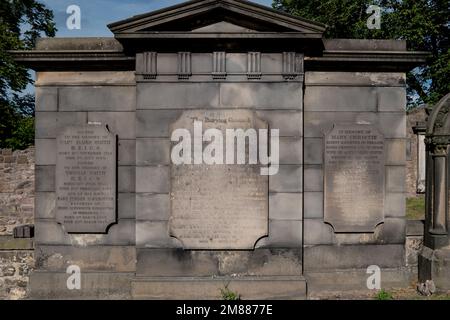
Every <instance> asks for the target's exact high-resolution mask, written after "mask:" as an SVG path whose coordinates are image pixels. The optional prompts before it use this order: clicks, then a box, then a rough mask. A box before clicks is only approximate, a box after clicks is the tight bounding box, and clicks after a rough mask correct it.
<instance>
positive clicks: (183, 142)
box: [171, 121, 280, 176]
mask: <svg viewBox="0 0 450 320" xmlns="http://www.w3.org/2000/svg"><path fill="white" fill-rule="evenodd" d="M193 129H194V130H193V131H194V136H193V137H192V136H191V132H190V131H189V130H188V129H175V130H174V131H173V132H172V136H171V141H172V142H177V144H176V145H175V146H173V148H172V152H171V159H172V163H173V164H175V165H183V164H186V165H190V164H194V165H195V164H206V165H222V164H228V165H231V164H240V165H242V164H249V165H256V164H259V165H261V169H260V173H261V175H265V176H272V175H275V174H277V173H278V169H279V154H280V149H279V135H280V134H279V132H280V131H279V129H270V130H268V129H258V131H257V130H256V129H253V128H250V129H245V130H244V129H226V130H225V137H224V134H223V132H222V131H221V130H219V129H207V130H205V132H203V123H202V122H201V121H194V128H193ZM269 136H270V137H269ZM269 138H270V144H269ZM208 142H209V144H207V145H206V147H204V143H208ZM269 146H270V150H269ZM235 151H236V152H235ZM247 151H248V152H247ZM269 153H270V154H269Z"/></svg>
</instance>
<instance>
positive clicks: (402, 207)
mask: <svg viewBox="0 0 450 320" xmlns="http://www.w3.org/2000/svg"><path fill="white" fill-rule="evenodd" d="M384 214H385V216H386V217H390V218H403V217H405V214H406V197H405V194H404V193H392V192H386V197H385V206H384Z"/></svg>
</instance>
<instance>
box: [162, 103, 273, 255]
mask: <svg viewBox="0 0 450 320" xmlns="http://www.w3.org/2000/svg"><path fill="white" fill-rule="evenodd" d="M194 122H196V123H197V124H198V123H201V124H202V128H203V131H205V130H208V129H217V130H218V132H221V133H222V136H223V139H224V140H223V154H224V158H225V154H226V152H227V151H229V150H227V151H226V150H225V146H226V141H225V137H226V130H227V129H243V130H244V131H246V129H255V130H256V132H258V129H267V124H266V123H265V122H263V121H262V120H259V119H258V118H257V117H256V115H255V114H254V113H253V112H251V111H248V110H220V111H210V110H203V111H200V110H193V111H185V112H184V113H183V114H182V116H181V117H180V118H179V119H178V120H177V121H176V122H175V123H173V125H172V126H171V131H172V132H173V130H176V129H186V130H188V131H189V132H190V134H191V136H192V137H194V129H193V128H194ZM194 139H195V137H194V138H193V139H192V150H193V151H194V152H195V149H196V147H194ZM246 141H247V143H246V144H247V145H246V148H245V150H246V156H245V158H246V162H245V164H205V163H204V162H202V163H201V164H194V162H193V164H178V165H176V164H174V163H172V164H171V167H170V182H171V217H170V223H169V229H170V235H171V236H173V237H175V238H177V239H178V240H180V241H181V242H182V243H183V246H184V248H185V249H250V250H251V249H253V248H254V246H255V243H256V242H257V241H258V239H260V238H262V237H264V236H267V235H268V177H267V176H263V175H261V174H260V166H259V165H257V164H248V158H249V156H248V150H249V148H248V147H249V146H248V140H246ZM228 142H229V141H228ZM210 143H211V142H203V147H204V148H205V147H207V146H208V145H209V144H210ZM173 145H175V143H174V142H173ZM234 145H235V147H236V146H237V143H235V144H234ZM172 148H173V146H172ZM236 153H237V152H236V149H235V150H234V154H235V155H236ZM224 163H226V162H224Z"/></svg>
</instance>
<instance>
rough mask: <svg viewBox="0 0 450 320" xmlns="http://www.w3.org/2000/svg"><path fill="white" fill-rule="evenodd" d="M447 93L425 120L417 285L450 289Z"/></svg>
mask: <svg viewBox="0 0 450 320" xmlns="http://www.w3.org/2000/svg"><path fill="white" fill-rule="evenodd" d="M449 111H450V93H449V94H447V95H446V96H445V97H443V98H442V99H441V100H440V101H439V102H438V103H437V104H436V105H435V106H434V107H433V111H432V112H431V114H430V116H429V117H428V120H427V131H426V135H425V136H426V138H425V143H426V145H427V155H426V183H427V187H426V198H425V206H426V215H425V233H424V246H423V249H422V252H421V253H420V255H419V282H420V283H426V282H427V280H431V281H433V282H434V286H435V288H436V289H437V290H440V291H448V290H450V268H449V265H450V229H449V225H450V224H449V222H450V215H449V200H450V199H449V177H450V171H449V161H450V160H449V157H448V150H449V144H450V117H449Z"/></svg>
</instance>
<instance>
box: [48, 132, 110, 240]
mask: <svg viewBox="0 0 450 320" xmlns="http://www.w3.org/2000/svg"><path fill="white" fill-rule="evenodd" d="M116 148H117V140H116V136H115V135H114V134H112V133H111V132H109V131H108V130H107V129H106V128H105V127H103V126H83V127H69V128H67V129H66V130H64V131H63V133H62V134H61V135H60V136H59V137H58V139H57V155H56V157H57V161H56V219H57V221H58V222H59V223H61V224H63V225H64V228H65V230H66V232H68V233H105V232H106V231H107V229H108V227H109V226H110V225H111V224H113V223H115V222H116V219H117V208H116V193H117V190H116V166H117V164H116V162H117V159H116Z"/></svg>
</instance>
